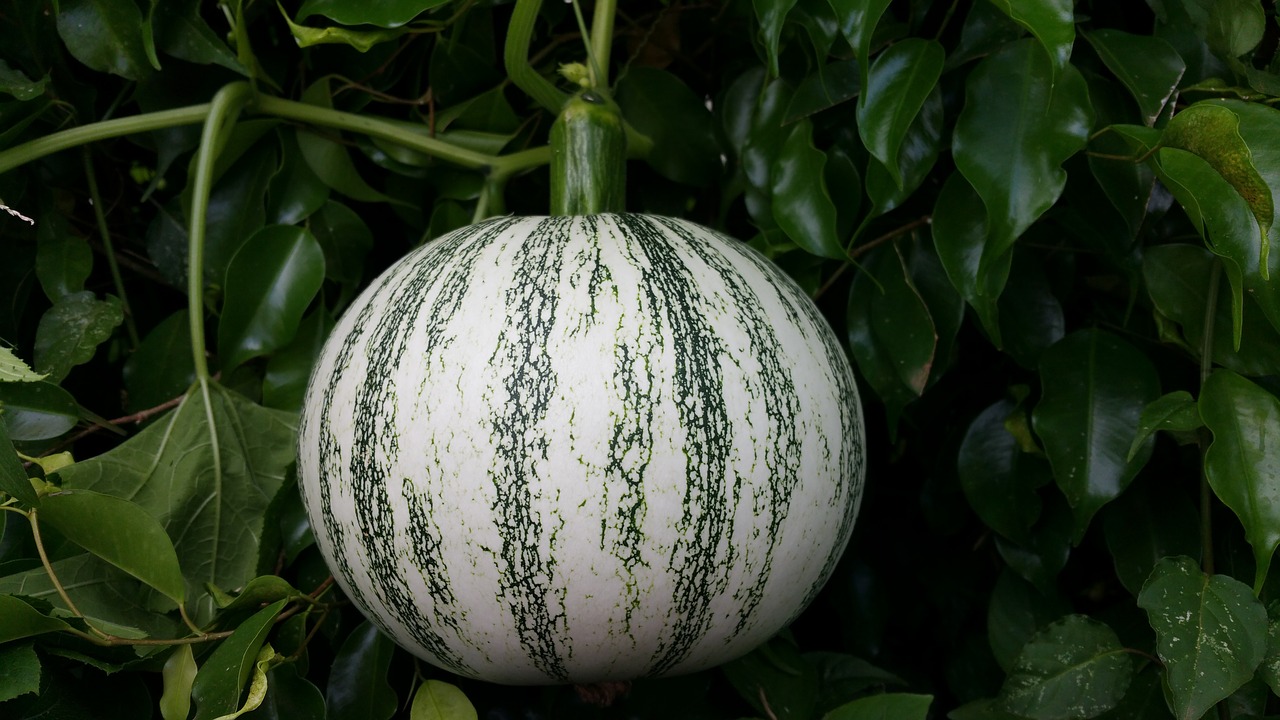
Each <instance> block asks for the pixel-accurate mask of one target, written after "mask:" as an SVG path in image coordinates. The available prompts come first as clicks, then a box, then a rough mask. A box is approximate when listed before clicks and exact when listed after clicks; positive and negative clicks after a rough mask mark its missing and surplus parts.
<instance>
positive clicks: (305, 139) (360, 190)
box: [298, 76, 387, 202]
mask: <svg viewBox="0 0 1280 720" xmlns="http://www.w3.org/2000/svg"><path fill="white" fill-rule="evenodd" d="M329 80H330V78H329V77H327V76H326V77H322V78H320V79H319V80H316V81H315V82H314V83H312V84H311V86H310V87H308V88H307V90H306V91H305V92H304V93H303V94H302V100H303V102H306V103H309V104H311V105H316V106H318V107H322V108H326V109H332V108H333V98H332V97H331V96H330V94H329ZM298 147H299V148H301V150H302V157H303V159H305V160H306V163H307V165H308V167H310V168H311V171H312V172H314V173H315V174H316V176H317V177H319V178H320V179H321V180H322V181H324V183H325V184H326V185H328V186H329V187H331V188H333V189H334V190H337V191H338V192H340V193H342V194H343V195H346V196H347V197H349V198H352V199H354V200H362V201H364V202H378V201H382V200H387V196H386V195H383V194H382V193H380V192H378V191H377V190H374V189H373V188H372V187H370V186H369V184H368V183H367V182H365V180H364V178H362V177H360V173H359V171H358V170H356V166H355V163H354V162H353V161H352V160H351V156H350V155H349V154H348V153H347V148H346V147H345V146H343V145H341V144H339V143H336V142H334V141H333V140H329V139H327V138H324V137H321V136H320V135H318V134H316V133H313V132H310V131H307V130H299V131H298Z"/></svg>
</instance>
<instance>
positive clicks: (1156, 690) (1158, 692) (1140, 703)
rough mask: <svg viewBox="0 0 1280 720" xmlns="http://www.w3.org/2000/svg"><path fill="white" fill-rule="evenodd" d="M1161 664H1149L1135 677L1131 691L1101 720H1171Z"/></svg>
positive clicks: (1100, 718)
mask: <svg viewBox="0 0 1280 720" xmlns="http://www.w3.org/2000/svg"><path fill="white" fill-rule="evenodd" d="M1163 674H1164V673H1163V672H1162V671H1161V668H1160V666H1159V664H1157V663H1149V664H1147V666H1146V667H1144V668H1142V669H1141V670H1139V671H1138V672H1137V674H1135V675H1134V677H1133V682H1132V683H1131V684H1130V685H1129V690H1128V692H1126V693H1125V694H1124V699H1122V700H1121V701H1120V704H1119V705H1116V706H1115V707H1114V708H1112V709H1111V710H1110V711H1108V712H1106V713H1103V714H1102V715H1099V716H1098V718H1099V720H1169V719H1170V718H1172V717H1173V715H1171V714H1170V712H1169V705H1168V703H1166V702H1165V699H1164V683H1163V682H1162V675H1163Z"/></svg>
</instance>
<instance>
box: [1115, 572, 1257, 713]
mask: <svg viewBox="0 0 1280 720" xmlns="http://www.w3.org/2000/svg"><path fill="white" fill-rule="evenodd" d="M1138 606H1139V607H1141V608H1142V609H1143V610H1146V611H1147V618H1148V619H1149V620H1150V622H1151V627H1152V628H1154V629H1155V631H1156V639H1157V641H1158V644H1157V652H1158V653H1159V655H1160V660H1161V661H1162V662H1163V663H1164V665H1165V668H1166V678H1167V680H1166V687H1167V688H1168V691H1167V692H1168V698H1169V706H1170V707H1171V708H1172V709H1173V711H1174V715H1175V717H1177V718H1178V720H1197V719H1198V718H1200V717H1201V716H1202V715H1204V714H1205V712H1206V711H1208V710H1209V709H1210V708H1211V707H1213V706H1214V705H1215V704H1217V703H1218V702H1219V701H1220V700H1222V699H1224V698H1226V697H1227V696H1228V695H1230V694H1231V693H1233V692H1235V691H1236V689H1237V688H1239V687H1240V686H1241V685H1243V684H1245V683H1246V682H1248V681H1249V680H1250V679H1251V678H1252V677H1253V673H1254V670H1255V669H1256V668H1257V667H1258V665H1259V664H1260V663H1261V662H1262V658H1263V654H1264V652H1265V650H1266V636H1267V612H1266V610H1265V609H1264V608H1263V607H1262V603H1260V602H1258V601H1257V599H1255V598H1254V597H1253V594H1252V593H1251V592H1249V588H1248V586H1246V585H1244V584H1243V583H1241V582H1239V581H1237V580H1234V579H1232V578H1230V577H1228V576H1226V575H1213V576H1209V575H1205V574H1204V573H1203V572H1201V571H1200V568H1199V567H1198V566H1197V564H1196V562H1195V561H1194V560H1192V559H1191V558H1189V557H1172V558H1165V559H1164V560H1161V561H1160V562H1159V563H1158V564H1157V565H1156V568H1155V570H1153V571H1152V573H1151V577H1150V579H1148V580H1147V583H1146V584H1145V585H1144V586H1143V587H1142V592H1141V594H1139V595H1138Z"/></svg>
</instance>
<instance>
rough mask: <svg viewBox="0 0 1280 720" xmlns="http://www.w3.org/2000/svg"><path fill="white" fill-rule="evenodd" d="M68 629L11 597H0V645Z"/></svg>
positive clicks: (62, 623) (54, 619)
mask: <svg viewBox="0 0 1280 720" xmlns="http://www.w3.org/2000/svg"><path fill="white" fill-rule="evenodd" d="M70 628H71V626H70V625H68V624H67V623H66V622H64V621H63V620H59V619H58V618H54V617H49V616H48V615H45V614H44V613H42V612H40V611H39V610H36V609H35V608H33V607H31V606H30V605H28V604H27V603H25V602H23V601H22V600H19V599H18V598H16V597H13V596H12V595H0V644H3V643H7V642H11V641H13V640H21V639H22V638H26V637H31V636H33V635H41V634H44V633H49V632H58V631H59V630H69V629H70Z"/></svg>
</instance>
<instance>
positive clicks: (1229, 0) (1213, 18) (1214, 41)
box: [1205, 0, 1267, 58]
mask: <svg viewBox="0 0 1280 720" xmlns="http://www.w3.org/2000/svg"><path fill="white" fill-rule="evenodd" d="M1209 8H1210V9H1209V17H1208V22H1207V23H1206V27H1205V39H1206V40H1207V41H1208V43H1209V47H1211V48H1213V50H1214V52H1217V53H1218V54H1219V55H1222V56H1223V57H1227V58H1236V57H1239V56H1241V55H1243V54H1245V53H1247V52H1249V51H1250V50H1252V49H1253V48H1254V47H1256V46H1257V45H1258V43H1259V42H1261V41H1262V35H1263V33H1264V32H1265V28H1266V23H1267V16H1266V12H1265V11H1264V10H1263V8H1262V3H1261V1H1260V0H1216V2H1214V3H1212V4H1210V5H1209Z"/></svg>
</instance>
